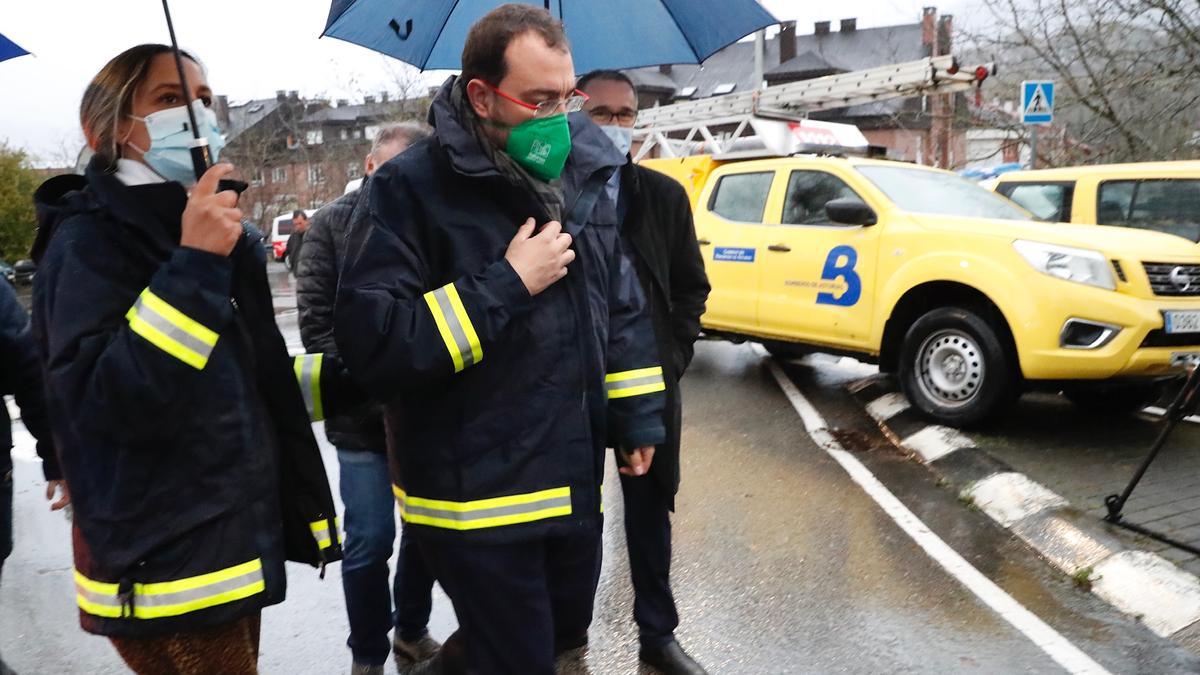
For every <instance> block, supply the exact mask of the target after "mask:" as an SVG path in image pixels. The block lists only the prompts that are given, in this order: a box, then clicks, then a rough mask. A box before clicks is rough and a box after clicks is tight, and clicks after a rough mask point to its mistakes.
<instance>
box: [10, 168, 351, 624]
mask: <svg viewBox="0 0 1200 675" xmlns="http://www.w3.org/2000/svg"><path fill="white" fill-rule="evenodd" d="M35 200H36V201H37V206H38V212H39V233H38V240H37V243H36V244H35V247H34V257H35V259H37V260H38V261H39V267H38V274H37V277H36V279H35V281H34V292H33V323H34V334H35V336H36V338H37V341H38V343H39V348H40V351H41V357H42V359H43V362H44V364H45V369H46V375H47V377H46V382H47V392H48V397H47V398H48V405H49V407H50V411H51V424H52V428H53V432H54V437H55V440H56V442H57V445H58V450H59V456H60V458H61V461H62V469H63V473H64V475H65V477H66V480H67V484H68V486H69V487H70V490H71V497H72V501H73V504H74V507H75V517H74V536H73V545H74V557H75V582H76V599H77V602H78V604H79V609H80V619H81V622H82V624H83V627H84V629H86V630H88V631H90V632H94V633H100V634H103V635H118V636H130V637H141V636H149V635H162V634H169V633H174V632H179V631H189V630H199V629H203V628H205V627H210V626H214V625H220V624H222V623H226V622H229V621H231V620H234V619H237V618H239V617H242V616H247V615H250V614H253V613H257V612H258V611H260V610H261V609H262V607H264V606H267V605H272V604H275V603H278V602H281V601H282V600H283V597H284V587H285V577H284V572H283V563H284V560H285V559H288V560H296V561H301V562H306V563H309V564H312V565H318V564H323V563H325V562H330V561H333V560H336V559H338V558H340V546H339V543H338V536H337V531H336V523H335V517H334V503H333V497H332V495H331V494H330V491H329V485H328V482H327V480H326V476H325V471H324V467H323V465H322V463H321V458H320V454H319V452H318V448H317V445H316V441H315V439H314V437H313V433H312V427H311V423H310V420H309V412H308V411H307V410H306V409H305V408H306V406H305V402H306V399H307V400H308V401H314V402H315V401H319V400H320V399H319V396H317V397H314V395H313V392H314V390H313V388H311V387H317V386H319V379H320V375H321V373H322V372H323V370H322V369H321V368H320V366H321V365H322V364H321V363H318V358H317V355H309V357H306V358H305V359H304V360H302V361H299V362H295V363H294V362H293V360H292V359H291V357H289V356H288V353H287V347H286V345H285V344H284V341H283V338H282V336H281V335H280V333H279V330H278V328H277V327H276V325H275V320H274V313H273V311H272V308H271V297H270V291H269V287H268V284H267V278H266V270H265V264H266V258H265V252H264V251H263V247H262V244H261V238H260V236H259V235H258V233H257V232H256V231H251V230H252V228H247V232H246V234H245V235H244V236H243V237H242V239H241V240H240V241H239V243H238V245H237V247H236V248H235V249H234V251H233V253H232V254H231V255H230V256H228V257H226V256H219V255H214V254H212V253H207V252H204V251H199V250H196V249H190V248H184V247H181V246H179V238H180V215H181V214H182V212H183V209H184V206H185V204H186V200H187V195H186V193H185V192H184V189H183V187H182V186H181V185H180V184H179V183H174V182H169V183H160V184H151V185H140V186H126V185H124V184H123V183H121V182H120V180H119V179H118V178H117V177H116V176H114V175H112V174H111V173H110V172H108V171H106V170H105V169H104V166H103V164H102V163H101V162H99V161H93V162H92V164H91V165H90V166H89V167H88V169H87V175H86V177H82V176H60V177H57V178H53V179H51V180H50V181H48V182H47V183H45V184H44V185H43V186H42V187H41V188H39V190H38V192H37V194H36V195H35ZM331 364H332V360H330V364H325V365H326V366H327V368H326V369H328V366H329V365H331ZM296 373H301V374H303V375H304V377H303V378H302V379H304V380H307V384H308V385H310V389H309V391H308V393H307V394H304V393H302V391H301V388H300V387H299V386H297V375H296ZM318 392H319V390H318Z"/></svg>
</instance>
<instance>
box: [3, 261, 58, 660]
mask: <svg viewBox="0 0 1200 675" xmlns="http://www.w3.org/2000/svg"><path fill="white" fill-rule="evenodd" d="M4 396H12V397H13V398H14V399H16V402H17V407H18V408H20V410H21V421H22V422H24V424H25V428H26V429H28V430H29V433H30V434H33V437H34V438H35V439H37V454H38V456H39V457H41V458H42V475H43V476H45V478H46V499H51V500H54V501H53V503H51V504H50V509H51V510H53V511H58V510H59V509H62V508H64V507H65V506H67V504H69V503H71V495H70V493H69V492H68V491H67V484H66V482H65V481H63V479H62V471H61V470H59V467H58V458H57V457H56V456H55V452H54V440H53V439H52V438H51V435H50V424H49V420H48V419H47V416H46V393H45V390H44V389H43V385H42V366H41V364H40V363H39V362H38V356H37V345H36V344H34V341H33V335H32V333H30V330H29V315H28V314H26V313H25V309H24V308H23V307H21V303H20V301H19V300H18V299H17V293H16V291H14V290H13V287H12V285H11V284H7V283H0V575H2V574H3V571H4V561H5V560H6V559H7V558H8V556H9V554H10V553H12V550H13V538H12V531H13V529H12V525H13V502H12V498H13V465H12V455H11V452H10V451H11V449H12V421H11V420H9V418H8V406H7V405H5V404H4V400H3V397H4ZM56 493H57V494H58V495H59V497H58V498H57V499H55V494H56ZM0 675H15V673H13V671H12V670H11V669H10V668H9V667H8V666H7V665H5V663H4V659H3V658H0Z"/></svg>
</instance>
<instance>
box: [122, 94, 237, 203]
mask: <svg viewBox="0 0 1200 675" xmlns="http://www.w3.org/2000/svg"><path fill="white" fill-rule="evenodd" d="M192 110H194V111H195V113H196V124H197V125H198V126H199V128H200V138H203V139H207V140H208V150H209V153H210V154H211V156H212V161H213V163H214V164H215V163H216V161H217V157H218V156H219V155H220V153H221V148H223V147H225V140H224V139H223V138H221V130H220V129H219V128H218V127H217V115H216V113H214V112H213V111H212V109H211V108H206V107H205V106H204V102H203V101H200V100H199V99H197V100H195V101H192ZM130 117H131V118H133V119H135V120H138V121H139V122H142V123H144V124H145V125H146V131H147V133H149V134H150V147H149V148H147V149H145V150H143V149H142V148H139V147H137V146H136V145H134V144H132V143H130V144H129V145H130V146H131V147H133V148H134V149H135V150H137V151H138V152H141V153H142V159H144V160H145V162H146V164H147V165H148V166H149V167H150V168H151V169H154V172H155V173H157V174H158V175H160V176H162V177H163V178H166V179H167V180H173V181H176V182H178V183H183V184H184V185H185V186H190V185H192V184H194V183H195V182H196V173H195V171H194V170H193V168H192V154H191V147H192V145H194V144H195V138H194V137H193V136H192V123H191V120H189V119H188V113H187V107H186V106H177V107H175V108H167V109H166V110H159V111H158V112H154V113H150V114H149V115H146V116H145V117H137V116H136V115H130Z"/></svg>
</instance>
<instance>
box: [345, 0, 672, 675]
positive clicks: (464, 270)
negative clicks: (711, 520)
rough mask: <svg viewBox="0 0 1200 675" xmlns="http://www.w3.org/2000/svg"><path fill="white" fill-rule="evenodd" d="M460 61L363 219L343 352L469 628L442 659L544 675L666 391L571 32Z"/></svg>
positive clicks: (481, 35)
mask: <svg viewBox="0 0 1200 675" xmlns="http://www.w3.org/2000/svg"><path fill="white" fill-rule="evenodd" d="M462 64H463V73H462V75H461V76H460V77H458V78H450V80H448V81H447V82H446V84H445V85H444V86H443V87H442V89H441V91H440V92H439V93H438V95H437V97H436V98H435V100H434V102H433V104H432V106H431V109H430V118H429V122H430V124H431V125H432V126H433V127H434V135H433V137H432V138H430V139H427V140H425V141H421V142H418V143H416V144H414V145H413V146H411V147H410V148H409V149H408V151H407V152H405V153H403V154H401V155H400V156H399V157H397V158H396V159H394V160H392V161H390V162H388V163H387V164H385V165H384V166H382V167H380V168H379V169H378V170H377V171H376V173H375V176H374V178H373V179H372V180H371V182H370V184H369V193H368V195H367V196H366V197H365V199H364V200H361V201H360V206H359V207H358V208H357V210H356V214H355V216H354V217H353V221H354V224H353V225H352V226H351V228H350V231H349V232H348V234H347V245H346V263H345V269H344V270H343V275H342V280H341V286H340V289H339V293H338V299H337V304H336V309H335V317H334V320H335V331H334V337H335V339H336V341H337V344H338V347H339V351H340V353H341V354H342V355H343V358H344V359H345V361H346V362H347V364H348V366H349V368H350V369H351V372H352V373H353V374H354V375H355V377H356V378H357V379H358V380H359V382H360V383H361V384H362V385H363V386H364V387H366V388H367V389H368V390H369V391H370V393H372V394H373V395H374V398H375V399H376V400H379V401H384V402H388V404H387V405H386V406H385V407H386V409H387V419H388V429H389V432H390V433H389V439H388V440H389V448H388V451H389V453H390V454H391V456H392V459H393V460H394V461H393V462H392V463H393V465H394V467H395V471H394V474H393V483H394V492H395V494H396V498H397V501H398V504H399V507H400V513H401V516H402V517H403V519H404V520H405V523H406V531H408V532H410V533H411V534H412V535H413V537H415V538H416V540H417V542H418V545H419V546H420V548H421V552H422V554H423V555H424V557H425V559H426V561H427V562H428V563H429V568H430V570H431V571H432V572H433V573H434V575H435V576H436V577H437V579H438V581H439V582H441V584H442V587H443V588H444V589H445V590H446V593H447V594H448V595H449V596H450V599H451V601H452V602H453V603H454V608H455V611H456V613H457V615H458V620H459V626H460V633H459V635H458V637H457V638H451V640H450V641H448V642H447V650H446V651H445V652H444V654H446V655H447V656H446V657H439V659H444V658H448V656H449V655H451V654H457V653H458V652H459V650H458V647H459V646H460V645H461V646H463V647H465V657H466V660H467V664H466V665H465V667H466V668H467V669H469V670H470V672H479V673H521V674H522V675H524V674H526V673H533V674H546V675H549V674H550V673H553V672H554V662H555V657H556V655H557V654H559V653H562V652H564V651H567V650H571V649H573V648H577V647H581V646H583V645H585V644H586V640H587V629H588V625H589V624H590V622H591V618H592V604H593V598H594V595H595V590H596V582H597V580H598V576H599V570H600V531H601V518H602V515H601V481H602V480H603V475H604V452H605V448H606V447H619V448H622V449H623V451H622V452H621V454H620V456H619V457H618V461H619V462H621V463H622V464H623V465H625V470H626V471H628V472H630V473H631V474H633V475H644V474H645V473H646V472H647V471H648V470H649V468H650V465H651V459H652V457H653V453H654V446H655V445H657V444H660V443H662V442H663V441H664V439H665V437H666V435H665V431H664V428H663V419H662V412H663V407H664V405H665V401H664V394H663V392H664V390H665V388H666V385H665V383H664V379H663V369H662V367H661V364H660V363H659V362H658V354H657V350H656V348H655V342H654V333H653V328H652V326H651V325H650V317H649V315H648V313H646V311H645V302H644V297H643V294H642V291H641V288H640V286H639V284H638V280H637V277H636V275H635V272H634V270H633V267H632V265H631V263H630V261H629V260H628V259H627V258H626V257H625V255H624V254H623V252H622V249H621V243H620V236H619V229H618V226H617V225H618V219H617V215H616V204H615V202H614V201H613V200H612V199H611V197H609V196H608V195H607V194H606V192H605V189H604V188H605V184H606V183H607V182H608V179H609V177H610V176H611V175H612V174H613V172H614V171H615V170H616V169H617V167H619V166H621V165H622V164H624V162H625V158H624V157H623V156H622V154H621V153H620V152H618V151H617V149H616V148H615V147H614V146H613V144H612V142H611V141H609V139H608V137H607V136H605V135H604V133H603V132H601V131H600V130H599V129H598V128H597V127H596V126H595V125H593V124H591V123H590V122H589V121H588V120H587V117H586V115H583V114H582V113H580V114H571V113H575V112H577V111H578V110H580V108H581V107H582V105H583V102H584V100H585V97H584V96H582V95H581V94H579V93H578V92H576V91H575V89H574V82H575V72H574V67H573V65H572V61H571V55H570V51H569V47H568V45H567V41H566V36H565V34H564V33H563V28H562V24H561V23H560V22H558V21H557V20H555V19H554V18H553V17H551V16H550V14H549V13H547V12H545V11H544V10H541V9H537V8H534V7H531V6H528V5H517V4H510V5H504V6H502V7H500V8H498V9H496V10H494V11H492V12H491V13H489V14H488V15H486V16H485V17H484V18H482V19H480V21H479V22H478V23H476V24H475V25H474V26H473V27H472V28H471V31H470V33H469V35H468V38H467V42H466V45H465V47H464V49H463V57H462Z"/></svg>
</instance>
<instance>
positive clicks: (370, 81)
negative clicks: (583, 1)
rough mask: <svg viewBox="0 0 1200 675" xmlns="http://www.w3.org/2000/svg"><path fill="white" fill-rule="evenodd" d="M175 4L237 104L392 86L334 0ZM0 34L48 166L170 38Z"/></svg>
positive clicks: (856, 12)
mask: <svg viewBox="0 0 1200 675" xmlns="http://www.w3.org/2000/svg"><path fill="white" fill-rule="evenodd" d="M587 1H590V2H603V1H604V0H587ZM716 1H720V0H716ZM762 2H763V4H764V5H765V6H766V7H767V8H768V9H769V10H771V12H773V13H774V14H775V16H776V17H778V18H779V19H781V20H782V19H796V20H798V21H799V22H800V26H799V31H800V32H801V33H807V32H812V22H814V21H821V20H831V21H834V22H835V26H836V22H837V20H839V19H843V18H848V17H857V18H858V25H859V27H860V28H869V27H872V26H886V25H892V24H898V23H912V22H915V21H917V20H918V19H919V17H920V13H921V7H922V6H923V5H929V4H937V5H938V8H939V11H940V12H941V13H955V10H956V9H958V8H961V7H962V6H964V5H965V4H966V2H967V0H944V1H943V2H940V3H937V2H932V1H931V0H840V1H839V2H838V3H836V7H837V9H832V8H831V3H826V2H819V1H817V0H762ZM171 11H172V14H173V18H174V20H175V27H176V32H177V34H178V36H179V41H180V44H181V46H183V47H184V48H185V49H189V50H191V51H193V52H194V53H195V54H196V55H198V56H199V57H200V59H201V60H202V61H204V63H205V65H206V66H207V67H208V80H209V84H210V85H212V87H213V89H214V90H215V91H216V92H217V93H219V94H225V95H227V96H229V98H230V101H231V102H235V103H236V102H239V101H245V100H248V99H252V98H265V97H270V96H273V95H274V92H275V91H276V90H277V89H287V90H292V89H296V90H299V91H300V92H301V94H302V95H304V96H327V97H330V98H350V99H356V100H360V99H361V98H362V95H363V94H369V93H375V92H377V91H380V90H382V89H392V90H395V89H396V86H395V85H394V82H395V81H396V78H397V73H399V72H401V70H402V68H403V66H401V65H400V64H399V62H398V61H395V60H393V59H389V58H386V57H383V56H380V55H378V54H375V53H373V52H370V51H368V50H366V49H364V48H362V47H358V46H356V45H351V44H348V43H345V42H341V41H339V40H332V39H329V38H325V39H318V38H317V36H318V35H320V33H321V29H322V28H323V27H324V25H325V18H326V15H327V14H328V12H329V2H328V0H205V1H204V2H197V1H196V0H174V2H173V4H172V8H171ZM835 30H836V28H835ZM0 33H3V34H4V35H6V36H8V37H9V38H10V39H11V40H13V41H14V42H16V43H17V44H19V45H21V46H22V47H24V48H25V49H27V50H29V51H30V52H33V53H34V56H26V57H21V58H19V59H14V60H10V61H5V62H3V63H0V142H7V143H8V144H9V145H13V146H17V147H21V148H24V149H26V150H28V151H29V152H30V153H31V154H33V155H35V156H36V157H37V159H38V160H39V163H42V164H45V163H55V164H60V163H61V161H62V160H63V159H64V158H63V155H64V153H65V152H66V151H68V150H71V151H73V150H77V149H78V148H79V146H80V145H81V144H82V134H80V133H79V131H78V125H79V122H78V116H77V115H78V109H79V97H80V95H81V94H82V93H83V89H84V86H85V85H86V84H87V82H88V81H89V80H90V79H91V77H92V76H93V75H94V74H95V73H96V71H97V70H99V69H100V67H101V66H103V65H104V63H105V62H106V61H107V60H108V59H110V58H112V57H113V56H115V55H116V54H118V53H119V52H121V51H122V50H123V49H125V48H127V47H130V46H132V45H134V44H138V43H141V42H167V31H166V25H165V23H164V21H163V17H162V11H161V5H160V3H159V1H158V0H38V1H36V2H27V1H20V2H18V1H17V0H5V1H4V2H0ZM431 77H433V76H431ZM434 79H437V80H440V76H437V77H435V78H434Z"/></svg>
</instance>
